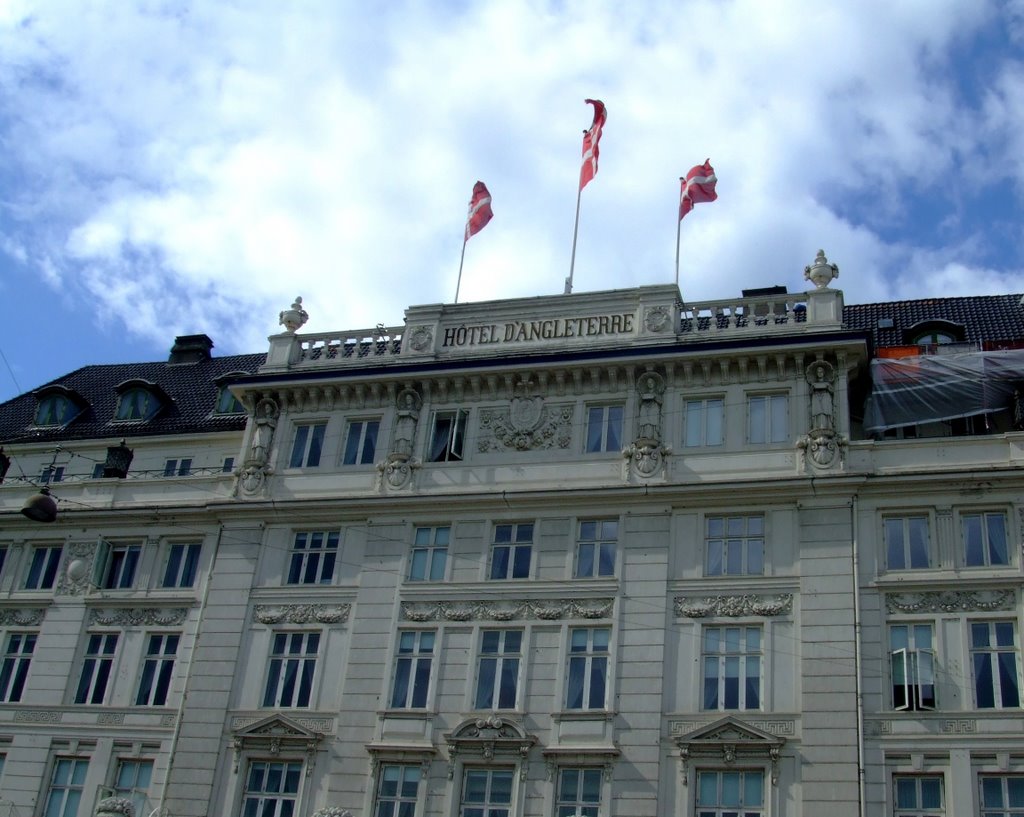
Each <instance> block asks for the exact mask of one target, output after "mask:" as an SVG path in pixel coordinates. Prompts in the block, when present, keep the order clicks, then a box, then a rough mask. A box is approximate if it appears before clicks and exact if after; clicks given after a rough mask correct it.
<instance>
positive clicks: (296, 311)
mask: <svg viewBox="0 0 1024 817" xmlns="http://www.w3.org/2000/svg"><path fill="white" fill-rule="evenodd" d="M308 320H309V315H308V314H307V313H306V310H305V309H303V308H302V296H296V298H295V302H294V303H293V304H292V306H291V309H284V310H282V311H281V314H280V315H278V317H277V322H278V323H279V324H280V325H281V326H283V327H284V329H285V331H286V332H295V330H296V329H298V328H299V327H300V326H302V325H303V324H304V323H305V322H306V321H308Z"/></svg>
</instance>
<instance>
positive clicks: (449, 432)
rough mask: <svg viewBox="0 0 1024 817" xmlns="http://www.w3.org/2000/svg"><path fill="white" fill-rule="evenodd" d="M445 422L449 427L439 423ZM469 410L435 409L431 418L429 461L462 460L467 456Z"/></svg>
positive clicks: (427, 458)
mask: <svg viewBox="0 0 1024 817" xmlns="http://www.w3.org/2000/svg"><path fill="white" fill-rule="evenodd" d="M440 423H444V424H446V425H447V428H443V427H441V426H440V425H439V424H440ZM468 426H469V412H468V411H467V410H466V409H444V410H440V411H435V412H434V416H433V417H432V418H431V420H430V439H429V440H428V443H427V445H428V448H427V456H426V457H425V459H426V460H427V462H462V460H463V459H465V456H466V429H467V427H468Z"/></svg>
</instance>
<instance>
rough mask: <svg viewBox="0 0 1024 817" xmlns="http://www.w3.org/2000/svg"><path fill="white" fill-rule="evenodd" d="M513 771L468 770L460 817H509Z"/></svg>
mask: <svg viewBox="0 0 1024 817" xmlns="http://www.w3.org/2000/svg"><path fill="white" fill-rule="evenodd" d="M511 811H512V769H466V771H465V776H464V778H463V782H462V802H461V803H459V817H509V814H511Z"/></svg>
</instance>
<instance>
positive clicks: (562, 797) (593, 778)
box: [555, 768, 601, 817]
mask: <svg viewBox="0 0 1024 817" xmlns="http://www.w3.org/2000/svg"><path fill="white" fill-rule="evenodd" d="M600 812H601V770H600V769H577V768H562V769H559V770H558V802H557V803H556V805H555V817H598V814H600Z"/></svg>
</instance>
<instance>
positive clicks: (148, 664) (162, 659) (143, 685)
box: [135, 633, 181, 706]
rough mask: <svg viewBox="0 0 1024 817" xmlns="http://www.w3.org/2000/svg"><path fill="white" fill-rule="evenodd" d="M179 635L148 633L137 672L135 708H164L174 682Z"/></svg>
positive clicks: (179, 642)
mask: <svg viewBox="0 0 1024 817" xmlns="http://www.w3.org/2000/svg"><path fill="white" fill-rule="evenodd" d="M180 644H181V633H148V634H147V637H146V654H145V655H144V656H143V658H142V669H141V670H140V672H139V688H138V690H137V692H136V693H135V705H136V706H165V705H166V704H167V699H168V697H169V696H170V692H171V683H172V682H173V680H174V663H175V661H176V660H177V658H178V647H179V646H180Z"/></svg>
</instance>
